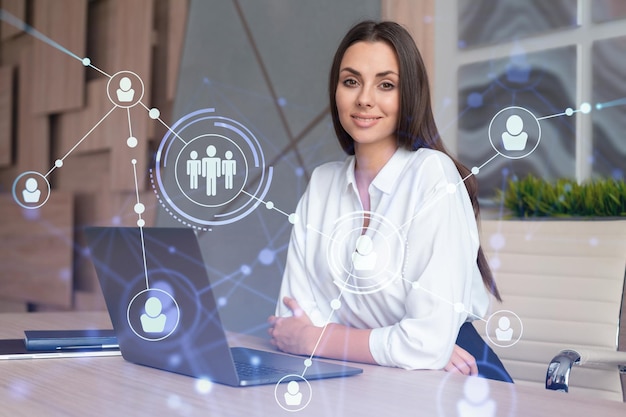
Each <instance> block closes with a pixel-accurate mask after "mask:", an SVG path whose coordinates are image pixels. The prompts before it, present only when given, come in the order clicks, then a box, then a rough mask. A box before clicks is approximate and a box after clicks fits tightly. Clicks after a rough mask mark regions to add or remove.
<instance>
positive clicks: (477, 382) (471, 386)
mask: <svg viewBox="0 0 626 417" xmlns="http://www.w3.org/2000/svg"><path fill="white" fill-rule="evenodd" d="M463 394H464V398H462V399H460V400H459V402H458V403H457V405H456V407H457V411H458V417H494V416H495V415H496V403H495V401H494V400H493V399H491V398H489V383H488V382H487V380H486V379H485V378H481V377H479V376H471V377H469V378H467V380H466V381H465V385H464V386H463Z"/></svg>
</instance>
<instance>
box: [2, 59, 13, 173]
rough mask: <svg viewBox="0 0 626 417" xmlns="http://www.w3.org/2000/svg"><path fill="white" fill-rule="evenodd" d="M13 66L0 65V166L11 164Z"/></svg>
mask: <svg viewBox="0 0 626 417" xmlns="http://www.w3.org/2000/svg"><path fill="white" fill-rule="evenodd" d="M13 114H14V109H13V67H12V66H3V67H0V167H3V166H9V165H11V163H12V162H13V161H12V155H13Z"/></svg>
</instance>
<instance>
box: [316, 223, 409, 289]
mask: <svg viewBox="0 0 626 417" xmlns="http://www.w3.org/2000/svg"><path fill="white" fill-rule="evenodd" d="M366 219H367V220H369V225H368V227H367V231H366V233H363V230H364V229H363V224H364V222H365V220H366ZM405 246H406V245H405V241H404V238H403V237H402V235H401V234H400V231H399V230H398V229H397V228H396V227H395V225H394V224H392V223H391V222H390V221H389V220H387V219H386V218H385V217H384V216H382V215H380V214H377V213H374V212H370V211H355V212H352V213H348V214H346V215H344V216H342V217H340V218H339V219H337V220H336V221H335V224H334V229H333V231H332V233H331V235H330V237H329V242H328V246H327V259H328V263H329V266H330V269H331V271H332V273H333V277H334V282H335V284H336V285H337V286H339V287H340V288H341V289H342V290H345V291H348V292H351V293H355V294H371V293H374V292H377V291H380V290H382V289H384V288H385V287H387V286H388V285H389V284H391V283H392V282H394V281H395V280H396V279H399V278H400V277H401V276H402V268H403V265H404V251H405Z"/></svg>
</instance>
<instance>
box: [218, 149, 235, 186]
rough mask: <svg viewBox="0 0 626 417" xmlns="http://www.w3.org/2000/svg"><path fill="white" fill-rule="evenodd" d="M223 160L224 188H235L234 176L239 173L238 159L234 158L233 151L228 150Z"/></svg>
mask: <svg viewBox="0 0 626 417" xmlns="http://www.w3.org/2000/svg"><path fill="white" fill-rule="evenodd" d="M224 157H225V158H226V159H224V160H223V161H222V173H223V174H224V188H225V189H227V190H232V189H233V177H234V176H235V175H237V161H235V160H234V159H233V153H232V152H231V151H226V153H225V154H224Z"/></svg>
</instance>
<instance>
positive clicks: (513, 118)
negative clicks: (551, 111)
mask: <svg viewBox="0 0 626 417" xmlns="http://www.w3.org/2000/svg"><path fill="white" fill-rule="evenodd" d="M540 140H541V126H540V125H539V120H537V118H536V117H535V115H534V114H532V113H531V112H530V111H528V110H526V109H525V108H523V107H517V106H512V107H506V108H504V109H502V110H500V111H499V112H498V113H496V115H495V116H494V117H493V118H492V119H491V122H490V123H489V142H490V143H491V146H492V147H493V149H495V151H496V152H498V153H499V154H500V155H502V156H504V157H505V158H509V159H520V158H524V157H526V156H528V155H530V154H531V153H533V151H534V150H535V149H537V146H539V142H540Z"/></svg>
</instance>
